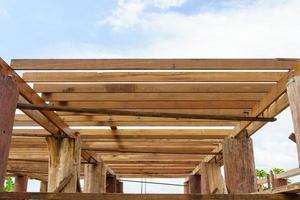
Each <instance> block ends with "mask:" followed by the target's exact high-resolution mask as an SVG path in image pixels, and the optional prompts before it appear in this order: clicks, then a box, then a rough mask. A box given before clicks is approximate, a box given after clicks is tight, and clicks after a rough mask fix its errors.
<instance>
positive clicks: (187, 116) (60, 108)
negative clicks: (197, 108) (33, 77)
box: [18, 103, 276, 121]
mask: <svg viewBox="0 0 300 200" xmlns="http://www.w3.org/2000/svg"><path fill="white" fill-rule="evenodd" d="M18 108H20V109H33V110H48V111H49V110H51V111H69V112H79V113H96V114H108V115H131V116H143V117H168V118H176V119H177V118H184V119H213V120H229V121H275V120H276V119H275V118H263V117H243V116H226V115H223V116H222V115H219V116H217V115H195V114H180V113H155V112H134V111H122V110H111V109H90V108H76V107H65V106H51V105H47V104H44V105H34V104H21V103H18Z"/></svg>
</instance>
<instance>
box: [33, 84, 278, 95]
mask: <svg viewBox="0 0 300 200" xmlns="http://www.w3.org/2000/svg"><path fill="white" fill-rule="evenodd" d="M273 85H274V83H180V84H177V83H156V84H155V83H154V84H153V83H147V84H143V83H122V84H120V83H110V84H109V83H97V84H93V83H86V84H82V83H81V84H75V83H72V84H71V83H68V84H55V83H52V84H45V83H35V84H34V85H33V88H34V90H35V91H36V92H40V93H43V92H44V93H121V92H127V93H164V92H166V93H168V92H169V93H183V92H186V93H197V92H199V93H204V92H207V93H217V92H222V93H225V92H229V93H230V92H237V93H266V92H268V91H269V90H270V89H271V87H272V86H273Z"/></svg>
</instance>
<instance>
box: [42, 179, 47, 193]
mask: <svg viewBox="0 0 300 200" xmlns="http://www.w3.org/2000/svg"><path fill="white" fill-rule="evenodd" d="M47 187H48V183H47V181H41V183H40V192H47Z"/></svg>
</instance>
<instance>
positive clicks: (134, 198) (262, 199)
mask: <svg viewBox="0 0 300 200" xmlns="http://www.w3.org/2000/svg"><path fill="white" fill-rule="evenodd" d="M0 199H3V200H10V199H14V200H15V199H49V200H50V199H56V200H65V199H73V200H90V199H94V200H112V199H114V200H123V199H127V200H169V199H174V200H194V199H201V200H220V199H228V200H235V199H239V200H249V199H256V200H274V199H277V200H287V199H295V200H297V199H300V195H298V194H219V195H217V194H216V195H201V194H192V195H191V194H96V193H94V194H93V193H30V192H28V193H14V192H5V193H0Z"/></svg>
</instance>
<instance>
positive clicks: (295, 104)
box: [287, 62, 300, 167]
mask: <svg viewBox="0 0 300 200" xmlns="http://www.w3.org/2000/svg"><path fill="white" fill-rule="evenodd" d="M287 94H288V99H289V104H290V108H291V112H292V118H293V124H294V129H295V139H296V145H297V151H298V162H299V167H300V101H299V99H300V62H297V65H296V66H295V67H294V69H293V70H292V71H291V72H290V78H289V81H288V83H287Z"/></svg>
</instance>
